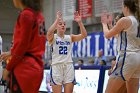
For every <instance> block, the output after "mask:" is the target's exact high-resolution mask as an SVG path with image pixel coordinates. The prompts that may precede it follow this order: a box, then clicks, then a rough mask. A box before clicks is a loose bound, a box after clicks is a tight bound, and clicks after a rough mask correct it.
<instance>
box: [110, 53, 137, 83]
mask: <svg viewBox="0 0 140 93" xmlns="http://www.w3.org/2000/svg"><path fill="white" fill-rule="evenodd" d="M116 62H117V63H116V65H115V67H114V69H113V72H112V74H111V77H116V76H120V77H122V79H123V80H126V81H128V80H129V79H130V78H139V77H140V51H139V52H122V53H119V55H118V56H117V60H116Z"/></svg>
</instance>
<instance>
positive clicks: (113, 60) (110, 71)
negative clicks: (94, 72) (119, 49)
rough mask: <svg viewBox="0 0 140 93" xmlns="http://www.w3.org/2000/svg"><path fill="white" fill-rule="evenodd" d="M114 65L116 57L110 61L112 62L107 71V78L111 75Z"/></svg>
mask: <svg viewBox="0 0 140 93" xmlns="http://www.w3.org/2000/svg"><path fill="white" fill-rule="evenodd" d="M115 64H116V57H114V58H113V59H112V61H111V68H110V69H109V71H108V75H109V76H110V75H111V73H112V70H113V68H114V66H115Z"/></svg>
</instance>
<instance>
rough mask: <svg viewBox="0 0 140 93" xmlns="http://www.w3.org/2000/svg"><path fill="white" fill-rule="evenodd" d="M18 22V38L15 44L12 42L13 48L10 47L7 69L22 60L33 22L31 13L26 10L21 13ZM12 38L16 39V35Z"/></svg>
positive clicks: (29, 40)
mask: <svg viewBox="0 0 140 93" xmlns="http://www.w3.org/2000/svg"><path fill="white" fill-rule="evenodd" d="M19 24H20V33H19V35H20V38H18V40H17V43H16V45H15V44H13V49H11V55H12V57H11V60H10V62H9V63H8V64H7V66H6V69H7V70H8V71H11V70H13V68H14V67H15V66H16V65H17V64H18V63H19V62H21V61H22V60H23V57H24V55H25V53H26V51H27V50H28V48H29V46H30V43H31V37H32V33H33V31H32V29H33V24H34V19H33V15H31V13H28V12H24V13H22V14H21V15H20V18H19ZM15 31H16V30H15ZM15 34H16V32H15ZM14 38H15V39H14V40H16V37H14ZM14 46H16V47H14Z"/></svg>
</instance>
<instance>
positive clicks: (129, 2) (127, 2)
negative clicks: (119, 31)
mask: <svg viewBox="0 0 140 93" xmlns="http://www.w3.org/2000/svg"><path fill="white" fill-rule="evenodd" d="M123 4H124V6H126V7H128V8H129V10H130V11H131V12H132V13H134V14H135V13H136V11H137V5H136V2H135V0H124V1H123Z"/></svg>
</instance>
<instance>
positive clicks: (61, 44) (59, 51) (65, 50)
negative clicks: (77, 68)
mask: <svg viewBox="0 0 140 93" xmlns="http://www.w3.org/2000/svg"><path fill="white" fill-rule="evenodd" d="M71 51H72V42H71V36H70V35H64V38H60V37H59V36H58V35H57V34H55V35H54V40H53V43H52V65H53V64H57V63H64V62H73V61H72V57H71Z"/></svg>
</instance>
